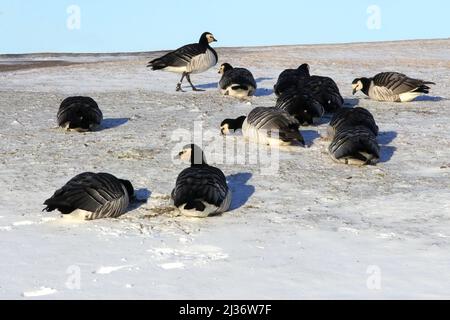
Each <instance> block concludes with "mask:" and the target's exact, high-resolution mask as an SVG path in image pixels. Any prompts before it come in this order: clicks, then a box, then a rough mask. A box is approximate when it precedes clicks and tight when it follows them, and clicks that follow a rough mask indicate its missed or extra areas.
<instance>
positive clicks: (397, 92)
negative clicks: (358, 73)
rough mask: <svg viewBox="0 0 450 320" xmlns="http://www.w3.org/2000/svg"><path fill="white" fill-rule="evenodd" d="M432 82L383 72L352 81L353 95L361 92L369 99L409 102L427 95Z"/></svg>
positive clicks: (396, 73)
mask: <svg viewBox="0 0 450 320" xmlns="http://www.w3.org/2000/svg"><path fill="white" fill-rule="evenodd" d="M434 84H435V83H434V82H430V81H423V80H419V79H412V78H409V77H407V76H406V75H404V74H402V73H398V72H383V73H379V74H377V75H376V76H375V77H373V78H357V79H355V80H353V83H352V88H353V94H356V92H357V91H359V90H361V91H362V92H363V93H364V94H365V95H366V96H368V97H369V98H370V99H373V100H378V101H388V102H410V101H412V100H414V99H415V98H417V97H418V96H420V95H422V94H428V93H429V92H430V89H431V88H430V87H429V86H428V85H434Z"/></svg>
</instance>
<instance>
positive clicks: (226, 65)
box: [219, 63, 233, 74]
mask: <svg viewBox="0 0 450 320" xmlns="http://www.w3.org/2000/svg"><path fill="white" fill-rule="evenodd" d="M230 70H233V66H232V65H231V64H229V63H224V64H222V65H221V66H220V69H219V73H220V74H224V73H225V72H227V71H230Z"/></svg>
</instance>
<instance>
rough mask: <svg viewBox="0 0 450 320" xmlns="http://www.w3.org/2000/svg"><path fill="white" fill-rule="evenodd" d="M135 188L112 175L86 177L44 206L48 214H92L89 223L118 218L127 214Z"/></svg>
mask: <svg viewBox="0 0 450 320" xmlns="http://www.w3.org/2000/svg"><path fill="white" fill-rule="evenodd" d="M133 195H134V188H133V186H132V184H131V182H130V181H127V180H121V179H117V178H116V177H114V176H113V175H111V174H108V173H92V172H86V173H82V174H80V175H78V176H76V177H74V178H73V179H71V180H70V181H69V182H68V183H67V184H66V185H65V186H64V187H62V188H61V189H59V190H57V191H56V192H55V194H54V195H53V196H52V197H51V198H50V199H47V200H46V201H45V202H44V205H46V206H47V207H46V208H45V209H44V211H47V212H51V211H54V210H59V211H60V212H61V213H62V214H71V213H74V212H76V211H77V210H83V211H85V212H88V214H87V215H86V216H85V219H86V220H94V219H102V218H117V217H119V216H121V215H122V214H124V213H125V212H126V209H127V208H128V205H129V203H130V200H131V199H132V197H133Z"/></svg>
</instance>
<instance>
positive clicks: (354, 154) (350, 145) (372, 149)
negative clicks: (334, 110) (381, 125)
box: [328, 126, 380, 164]
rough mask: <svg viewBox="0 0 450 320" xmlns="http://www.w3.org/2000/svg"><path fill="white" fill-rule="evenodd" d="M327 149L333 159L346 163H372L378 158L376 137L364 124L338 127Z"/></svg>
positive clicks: (378, 150)
mask: <svg viewBox="0 0 450 320" xmlns="http://www.w3.org/2000/svg"><path fill="white" fill-rule="evenodd" d="M328 151H329V153H330V155H331V156H332V158H333V159H334V160H335V161H338V162H343V163H346V164H374V163H376V162H378V160H379V158H380V146H379V145H378V142H377V137H376V136H375V135H374V134H373V132H372V131H371V130H370V129H368V128H366V127H364V126H356V127H344V128H340V130H339V131H337V133H336V135H335V137H334V139H333V141H332V142H331V144H330V146H329V148H328Z"/></svg>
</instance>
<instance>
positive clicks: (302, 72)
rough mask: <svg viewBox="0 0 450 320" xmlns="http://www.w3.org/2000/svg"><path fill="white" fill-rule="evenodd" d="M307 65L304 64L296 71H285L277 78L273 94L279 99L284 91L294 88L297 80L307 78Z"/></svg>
mask: <svg viewBox="0 0 450 320" xmlns="http://www.w3.org/2000/svg"><path fill="white" fill-rule="evenodd" d="M309 76H310V74H309V65H308V64H306V63H304V64H302V65H301V66H300V67H298V68H297V69H286V70H284V71H283V72H282V73H281V74H280V76H279V77H278V81H277V83H276V84H275V86H274V91H275V94H276V95H277V96H278V97H279V96H281V95H282V94H283V92H284V91H286V90H288V89H291V88H296V87H297V85H298V82H299V80H301V79H304V78H309Z"/></svg>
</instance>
